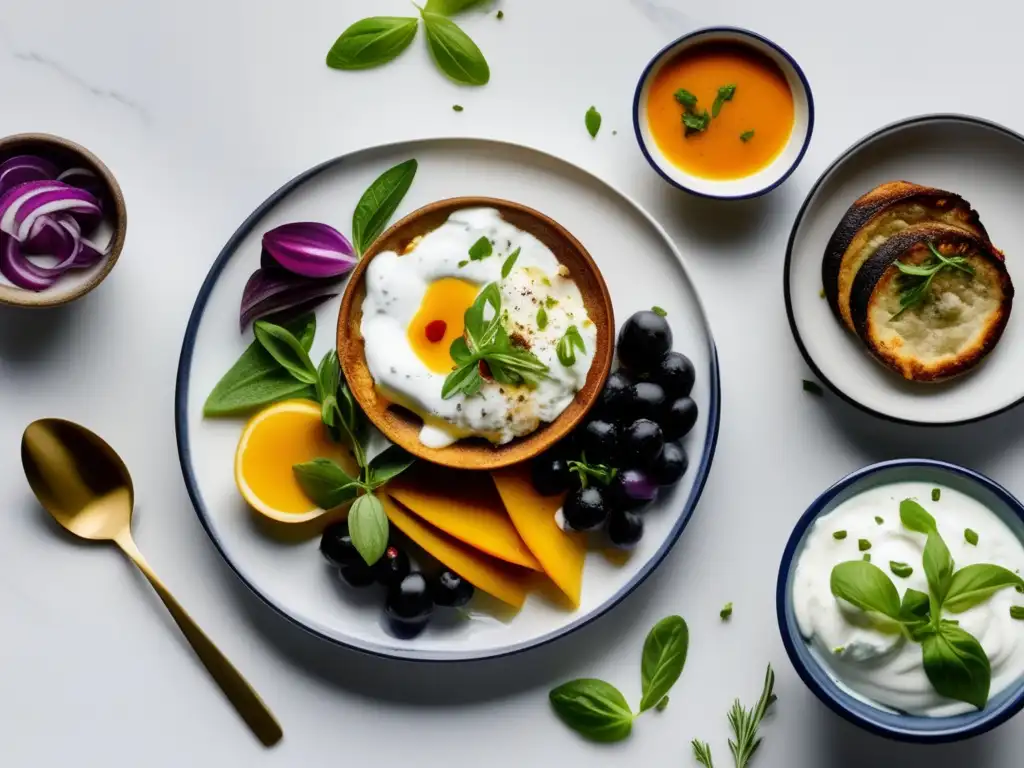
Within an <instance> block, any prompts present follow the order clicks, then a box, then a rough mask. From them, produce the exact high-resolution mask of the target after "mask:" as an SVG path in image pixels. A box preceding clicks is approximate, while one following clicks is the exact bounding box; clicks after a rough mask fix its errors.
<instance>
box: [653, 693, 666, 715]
mask: <svg viewBox="0 0 1024 768" xmlns="http://www.w3.org/2000/svg"><path fill="white" fill-rule="evenodd" d="M654 708H655V709H656V710H658V711H659V712H664V711H665V710H666V709H668V696H665V697H664V698H663V699H662V700H661V701H659V702H658V703H657V704H655V705H654Z"/></svg>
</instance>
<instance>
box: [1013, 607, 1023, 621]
mask: <svg viewBox="0 0 1024 768" xmlns="http://www.w3.org/2000/svg"><path fill="white" fill-rule="evenodd" d="M1010 618H1011V619H1017V620H1018V621H1024V605H1011V606H1010Z"/></svg>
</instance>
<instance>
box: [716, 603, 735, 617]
mask: <svg viewBox="0 0 1024 768" xmlns="http://www.w3.org/2000/svg"><path fill="white" fill-rule="evenodd" d="M718 616H719V618H721V619H722V621H726V620H728V619H729V617H731V616H732V603H726V604H725V605H724V606H723V607H722V610H720V611H719V612H718Z"/></svg>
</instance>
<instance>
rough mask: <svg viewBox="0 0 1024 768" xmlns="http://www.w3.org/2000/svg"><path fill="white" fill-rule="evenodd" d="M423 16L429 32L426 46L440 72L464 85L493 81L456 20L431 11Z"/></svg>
mask: <svg viewBox="0 0 1024 768" xmlns="http://www.w3.org/2000/svg"><path fill="white" fill-rule="evenodd" d="M420 16H421V17H422V18H423V26H424V27H425V31H426V33H427V47H428V48H429V49H430V55H431V56H432V57H433V58H434V62H435V63H436V64H437V66H438V69H440V70H441V71H442V72H444V74H446V75H447V76H448V77H449V78H451V79H452V80H454V81H455V82H457V83H462V84H463V85H485V84H486V83H487V81H488V80H490V79H491V69H490V67H489V66H488V65H487V59H485V58H484V55H483V53H481V52H480V49H479V48H477V45H476V43H474V42H473V40H472V39H471V38H470V37H469V35H467V34H466V33H465V32H463V31H462V29H461V28H460V27H459V26H458V25H457V24H456V23H455V22H454V21H452V20H451V19H449V18H447V17H446V16H442V15H441V14H439V13H433V12H431V11H428V10H421V11H420Z"/></svg>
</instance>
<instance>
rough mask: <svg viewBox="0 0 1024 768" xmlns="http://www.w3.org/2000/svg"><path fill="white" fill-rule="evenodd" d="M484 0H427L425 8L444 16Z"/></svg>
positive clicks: (451, 14) (452, 14)
mask: <svg viewBox="0 0 1024 768" xmlns="http://www.w3.org/2000/svg"><path fill="white" fill-rule="evenodd" d="M481 2H483V0H427V4H426V5H425V6H424V7H423V10H425V11H430V12H431V13H440V14H442V15H444V16H454V15H455V14H456V13H460V12H462V11H464V10H466V9H467V8H470V7H472V6H474V5H479V4H480V3H481Z"/></svg>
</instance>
